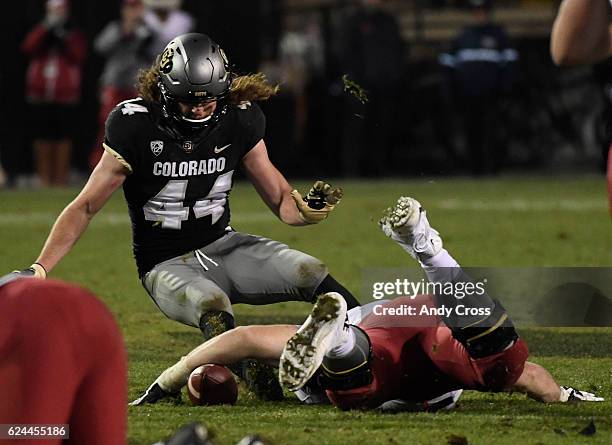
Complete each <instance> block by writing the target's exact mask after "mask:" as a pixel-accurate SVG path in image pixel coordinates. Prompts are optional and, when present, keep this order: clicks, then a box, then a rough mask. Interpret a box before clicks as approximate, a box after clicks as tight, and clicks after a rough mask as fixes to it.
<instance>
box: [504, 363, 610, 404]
mask: <svg viewBox="0 0 612 445" xmlns="http://www.w3.org/2000/svg"><path fill="white" fill-rule="evenodd" d="M512 390H513V391H518V392H522V393H525V394H527V395H528V396H529V397H531V398H532V399H534V400H537V401H539V402H544V403H555V402H569V401H585V402H602V401H603V400H604V399H603V397H597V396H596V395H594V394H591V393H589V392H586V391H579V390H577V389H574V388H570V387H568V386H559V384H558V383H557V382H556V381H555V379H554V378H553V376H552V375H550V373H549V372H548V371H547V370H546V368H544V367H542V366H540V365H537V364H535V363H531V362H525V368H524V369H523V373H522V374H521V376H520V377H519V379H518V380H517V382H516V383H515V385H514V387H513V388H512Z"/></svg>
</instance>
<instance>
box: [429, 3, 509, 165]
mask: <svg viewBox="0 0 612 445" xmlns="http://www.w3.org/2000/svg"><path fill="white" fill-rule="evenodd" d="M469 4H470V9H471V14H472V24H470V25H468V26H467V27H466V28H464V29H463V30H462V31H461V33H460V34H459V36H458V37H457V38H456V39H455V40H454V41H453V43H452V48H451V50H450V51H449V52H448V53H445V54H442V55H441V56H440V63H441V64H442V65H443V66H445V67H446V68H447V69H448V71H447V73H448V82H449V85H450V87H451V89H452V91H453V95H454V99H455V101H456V102H455V103H456V105H457V107H458V110H457V111H458V112H459V114H460V116H461V118H462V121H463V128H464V137H465V142H466V146H467V147H466V148H467V151H468V152H469V154H470V167H471V170H472V173H473V174H475V175H481V174H487V173H494V172H496V171H497V170H498V169H499V167H500V164H501V162H502V157H503V153H502V148H501V147H502V143H503V141H502V140H501V138H500V137H499V128H500V126H502V125H503V123H502V122H501V120H500V114H499V112H500V110H499V107H500V103H501V101H502V99H503V98H504V96H505V95H507V94H508V93H509V92H510V90H511V87H512V84H513V81H514V77H515V76H514V73H515V70H516V63H515V62H516V61H517V60H518V53H517V52H516V50H514V49H512V48H510V46H509V42H508V36H507V34H506V32H505V30H504V29H503V27H502V26H500V25H497V24H495V23H493V22H492V16H491V9H492V1H491V0H469Z"/></svg>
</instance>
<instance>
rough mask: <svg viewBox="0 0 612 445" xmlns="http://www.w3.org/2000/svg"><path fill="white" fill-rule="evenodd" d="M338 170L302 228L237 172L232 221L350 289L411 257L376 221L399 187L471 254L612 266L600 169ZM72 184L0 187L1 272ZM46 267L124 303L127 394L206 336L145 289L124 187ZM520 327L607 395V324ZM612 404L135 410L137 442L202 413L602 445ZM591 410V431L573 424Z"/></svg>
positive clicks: (327, 428) (400, 434)
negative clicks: (397, 173)
mask: <svg viewBox="0 0 612 445" xmlns="http://www.w3.org/2000/svg"><path fill="white" fill-rule="evenodd" d="M336 182H337V183H338V184H337V185H341V186H342V187H343V188H344V189H345V192H346V197H345V199H344V200H343V201H342V203H341V204H340V205H339V206H338V208H337V211H336V212H334V214H333V216H332V217H331V218H330V219H329V220H327V221H325V222H324V223H323V224H320V225H318V226H313V227H306V228H291V227H286V226H284V225H282V224H281V223H280V222H278V221H276V220H275V219H274V217H273V216H272V215H271V214H270V212H269V211H268V210H267V208H266V207H265V206H264V205H263V203H262V202H261V201H260V200H259V198H258V197H257V195H256V193H255V192H254V191H253V189H252V187H250V186H249V185H248V184H243V183H239V184H237V185H236V186H235V187H234V191H233V193H232V199H231V203H232V208H233V209H234V217H233V226H234V227H235V228H236V229H237V230H241V231H246V232H250V233H256V234H259V235H262V236H267V237H270V238H273V239H276V240H279V241H283V242H286V243H288V244H289V245H291V246H292V247H294V248H297V249H300V250H304V251H306V252H308V253H310V254H312V255H314V256H316V257H319V258H321V259H322V260H324V261H325V262H326V263H327V264H328V266H329V268H330V271H331V272H332V273H333V274H334V276H335V277H336V278H337V279H338V280H339V281H341V282H342V283H344V284H345V285H346V286H347V287H349V288H350V289H353V290H354V291H355V292H359V289H360V285H361V279H362V278H361V274H362V270H363V269H364V268H368V267H397V266H400V265H402V264H411V263H410V261H411V260H409V259H408V258H407V257H406V254H405V253H403V252H402V251H401V249H399V248H397V247H396V246H394V245H393V243H390V242H389V241H388V240H386V239H385V238H384V236H383V235H382V234H381V233H380V232H379V231H378V230H377V228H376V224H375V222H376V220H377V219H378V217H379V215H380V213H381V211H382V210H383V208H384V207H385V206H387V205H390V204H392V203H393V202H394V200H395V199H396V198H397V197H398V196H399V195H402V194H404V195H405V194H409V195H412V196H414V197H416V198H417V199H419V200H420V201H421V202H422V203H423V204H424V206H425V207H426V208H427V209H428V212H429V213H428V215H429V219H430V221H431V222H432V224H433V225H434V226H435V227H436V228H437V229H439V230H440V232H441V233H442V235H443V237H444V241H445V245H446V246H447V247H448V248H449V250H450V251H451V252H452V253H453V255H454V256H455V257H456V258H457V259H458V261H459V262H460V263H461V264H463V265H466V266H468V265H469V266H550V265H554V266H612V249H611V248H610V247H611V246H612V231H611V230H610V218H609V216H608V214H607V209H606V197H605V184H604V179H603V178H602V177H599V176H583V177H504V178H496V179H487V180H480V181H474V180H470V179H435V180H427V179H420V180H414V181H405V180H387V181H380V182H379V181H372V182H364V181H360V182H349V181H336ZM297 185H298V186H300V187H301V189H302V190H304V189H306V186H307V184H297ZM77 192H78V191H77V190H73V189H67V190H56V191H4V192H0V252H1V254H0V270H5V271H9V270H12V269H14V268H16V267H21V266H27V265H28V264H30V263H31V262H32V260H33V259H34V258H35V257H36V255H37V254H38V251H39V249H40V247H41V246H42V243H43V242H44V239H45V238H46V235H47V233H48V230H49V228H50V226H51V224H52V222H53V219H54V218H55V216H56V215H57V214H58V213H59V212H60V211H61V209H62V208H63V206H64V205H65V204H66V203H67V202H68V201H69V200H70V199H71V198H72V197H73V196H75V195H76V193H77ZM52 275H53V277H56V278H63V279H66V280H69V281H72V282H76V283H79V284H81V285H82V286H85V287H88V288H90V289H92V290H93V291H94V292H95V293H96V294H98V295H99V296H100V297H101V298H102V299H103V300H104V301H105V302H106V303H107V305H108V306H109V307H110V308H111V310H112V311H113V312H114V314H115V315H116V317H117V319H118V322H119V324H120V326H121V328H122V330H123V333H124V336H125V341H126V345H127V348H128V352H129V358H130V364H129V370H130V374H129V389H130V397H131V398H134V397H136V396H137V395H138V394H139V392H140V391H142V390H143V389H144V388H146V387H147V386H148V384H149V383H150V382H151V381H152V380H153V379H154V378H155V377H156V376H157V375H158V374H159V372H160V371H161V370H162V369H164V368H165V367H166V366H168V365H169V364H171V363H173V362H174V361H175V360H176V359H177V358H178V357H179V356H180V355H181V354H184V353H185V352H186V351H188V350H189V349H191V348H192V347H193V346H195V345H196V344H198V343H199V341H200V338H201V337H200V335H199V333H198V331H197V330H195V329H193V328H189V327H186V326H182V325H180V324H178V323H176V322H172V321H169V320H167V319H165V318H164V316H163V315H162V314H161V313H160V312H159V311H158V310H157V309H156V307H155V305H154V304H153V303H152V302H151V300H150V299H149V298H148V297H147V296H146V293H145V292H144V290H143V289H142V288H141V286H140V283H139V281H138V279H137V276H136V269H135V265H134V263H133V260H132V257H131V247H130V228H129V223H128V221H127V212H126V210H125V204H124V202H123V198H122V197H121V194H120V193H117V194H116V195H115V196H114V197H113V198H112V200H111V201H110V202H109V203H108V205H107V206H106V207H105V208H104V209H103V210H102V212H101V213H100V215H99V216H97V217H96V218H95V219H94V221H93V222H92V224H91V227H90V228H89V230H88V231H87V233H86V234H85V235H84V236H83V238H82V239H81V240H80V241H79V243H78V244H77V246H76V247H75V248H74V250H73V252H71V254H70V255H68V256H67V257H66V258H65V260H64V261H63V262H62V263H61V264H60V265H59V266H58V267H57V268H56V269H55V270H54V271H53V274H52ZM309 308H310V306H309V305H307V304H303V303H282V304H277V305H271V306H262V307H248V306H237V307H236V314H237V319H238V323H240V324H248V323H274V322H298V321H300V320H301V319H303V317H304V316H305V315H306V314H307V312H308V310H309ZM521 334H522V335H523V337H524V338H526V340H527V341H528V343H529V345H530V350H531V353H532V356H531V360H533V361H535V362H537V363H540V364H542V365H544V366H546V367H547V368H549V370H550V371H551V372H552V374H553V375H554V376H555V377H556V378H557V379H558V380H559V381H560V382H561V383H563V384H568V385H574V386H576V387H579V388H582V389H586V390H593V391H596V392H597V393H598V394H601V395H603V396H604V397H606V398H607V399H608V400H611V399H612V371H611V370H612V329H609V328H605V329H604V328H600V329H593V328H590V329H586V328H584V329H582V328H573V329H569V328H566V329H546V328H539V329H535V328H534V329H524V330H522V331H521ZM184 400H186V397H184ZM611 416H612V402H610V401H606V402H604V403H600V404H572V405H563V406H562V405H550V406H546V405H542V404H538V403H535V402H532V401H529V400H526V399H525V397H523V396H521V395H507V394H480V393H475V392H469V393H467V394H465V395H464V397H463V398H462V401H461V405H460V407H459V408H458V409H457V410H455V411H454V412H451V413H440V414H436V415H431V414H400V415H392V416H385V415H380V414H376V413H366V412H341V411H339V410H337V409H334V408H332V407H310V406H302V405H300V404H299V403H298V402H297V400H296V399H294V398H292V397H289V398H288V399H287V401H285V402H283V403H266V402H260V401H258V400H256V399H254V398H253V397H252V396H251V395H250V394H249V393H248V392H246V391H244V390H241V393H240V397H239V401H238V404H237V405H236V406H234V407H209V408H203V407H192V406H190V405H188V404H187V403H185V404H183V405H179V406H173V405H170V404H159V405H155V406H148V407H141V408H131V409H130V410H129V443H130V444H151V443H153V442H155V441H157V440H160V439H162V438H164V437H167V436H169V435H170V434H171V433H172V432H173V431H174V430H175V429H176V428H178V427H179V426H180V425H183V424H185V423H187V422H191V421H201V422H203V423H205V424H206V425H208V426H209V427H211V428H212V429H213V430H215V431H216V432H217V435H218V441H219V443H221V444H232V443H235V442H237V440H238V439H239V438H241V437H242V436H244V435H246V434H247V433H254V432H258V433H260V434H262V435H263V436H264V437H266V438H269V439H270V440H271V441H273V442H274V443H277V444H287V443H291V444H310V443H325V444H344V443H355V442H360V441H367V442H368V443H375V444H379V443H380V444H383V443H384V444H394V443H432V444H439V443H446V442H447V441H448V440H449V437H450V436H453V435H454V436H462V437H465V438H467V440H468V441H469V443H470V444H479V443H480V444H515V443H525V444H552V443H555V444H557V443H559V444H564V443H567V444H574V443H593V444H595V443H601V444H608V443H612V419H611ZM591 419H593V420H594V422H595V425H596V427H597V432H596V434H595V435H593V436H584V435H581V434H579V433H578V432H579V431H580V430H581V429H582V428H584V427H585V426H586V425H587V424H588V423H589V421H591ZM456 440H460V439H457V438H456Z"/></svg>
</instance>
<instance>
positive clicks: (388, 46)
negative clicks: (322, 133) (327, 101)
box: [336, 0, 405, 176]
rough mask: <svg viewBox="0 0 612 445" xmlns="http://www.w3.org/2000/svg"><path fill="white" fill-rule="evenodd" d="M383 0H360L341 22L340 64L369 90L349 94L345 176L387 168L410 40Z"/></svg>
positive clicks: (344, 140)
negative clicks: (405, 38)
mask: <svg viewBox="0 0 612 445" xmlns="http://www.w3.org/2000/svg"><path fill="white" fill-rule="evenodd" d="M382 4H383V1H382V0H358V1H357V2H356V4H355V8H354V10H353V11H350V12H349V13H348V15H347V17H346V18H345V19H344V21H343V22H344V23H342V24H341V25H340V28H341V29H340V31H339V32H338V38H339V41H338V43H337V45H336V50H337V51H338V54H337V58H338V68H339V70H340V73H341V75H345V74H346V75H347V76H348V79H350V80H351V81H352V82H354V83H356V84H357V85H358V87H360V88H361V89H363V90H365V92H366V93H367V100H366V101H360V100H358V98H356V97H355V96H353V95H351V94H346V95H345V98H346V100H345V107H344V117H343V122H342V124H341V125H342V128H343V136H342V160H341V162H342V170H343V174H344V175H345V176H356V175H366V176H379V175H381V174H383V175H384V174H385V173H387V170H388V158H389V153H390V151H391V149H392V144H393V134H394V131H395V126H394V122H395V116H396V108H397V105H398V99H399V92H400V89H401V88H400V83H401V80H402V76H403V71H404V59H405V45H404V42H403V41H402V36H401V33H400V29H399V26H398V23H397V21H396V19H395V17H393V16H392V15H391V14H390V13H389V12H387V11H385V10H384V9H383V8H382Z"/></svg>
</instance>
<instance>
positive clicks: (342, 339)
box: [325, 326, 355, 358]
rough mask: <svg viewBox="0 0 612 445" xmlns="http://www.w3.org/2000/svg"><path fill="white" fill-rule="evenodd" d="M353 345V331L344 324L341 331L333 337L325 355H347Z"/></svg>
mask: <svg viewBox="0 0 612 445" xmlns="http://www.w3.org/2000/svg"><path fill="white" fill-rule="evenodd" d="M354 347H355V332H353V330H352V329H351V328H350V327H349V326H345V327H343V328H342V331H341V332H340V333H339V335H338V336H336V338H335V339H334V343H332V346H331V348H330V350H329V351H327V353H326V354H325V355H327V356H328V357H336V358H338V357H344V356H345V355H348V354H349V353H350V352H351V351H352V350H353V348H354Z"/></svg>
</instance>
